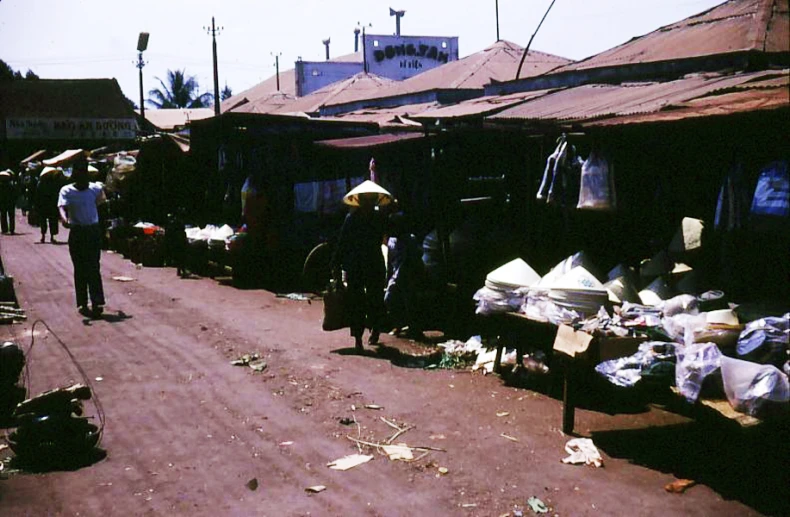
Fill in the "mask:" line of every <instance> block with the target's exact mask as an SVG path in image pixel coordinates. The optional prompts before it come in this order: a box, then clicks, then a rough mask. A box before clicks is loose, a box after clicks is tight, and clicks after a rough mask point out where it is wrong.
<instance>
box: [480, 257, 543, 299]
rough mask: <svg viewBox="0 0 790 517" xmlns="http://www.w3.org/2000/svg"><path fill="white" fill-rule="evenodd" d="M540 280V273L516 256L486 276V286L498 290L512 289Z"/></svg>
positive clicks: (530, 284) (527, 285) (529, 285)
mask: <svg viewBox="0 0 790 517" xmlns="http://www.w3.org/2000/svg"><path fill="white" fill-rule="evenodd" d="M539 281H540V275H539V274H537V273H536V272H535V270H534V269H532V267H530V265H529V264H527V263H526V262H524V260H522V259H520V258H517V259H515V260H511V261H510V262H508V263H507V264H504V265H503V266H500V267H498V268H496V269H495V270H493V271H491V272H490V273H488V275H487V276H486V284H485V285H486V287H488V288H489V289H494V290H498V291H512V290H515V289H518V288H521V287H531V286H533V285H535V284H537V283H538V282H539Z"/></svg>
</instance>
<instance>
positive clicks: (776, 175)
mask: <svg viewBox="0 0 790 517" xmlns="http://www.w3.org/2000/svg"><path fill="white" fill-rule="evenodd" d="M752 214H753V215H768V216H776V217H788V216H790V174H788V170H787V162H786V161H777V162H772V163H770V164H768V165H767V166H766V167H765V168H764V169H763V170H762V171H761V172H760V177H759V178H758V179H757V187H756V188H755V189H754V198H753V199H752Z"/></svg>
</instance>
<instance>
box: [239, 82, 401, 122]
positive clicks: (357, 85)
mask: <svg viewBox="0 0 790 517" xmlns="http://www.w3.org/2000/svg"><path fill="white" fill-rule="evenodd" d="M393 82H394V81H393V80H392V79H387V78H386V77H380V76H378V75H374V74H368V73H365V72H360V73H358V74H355V75H353V76H351V77H349V78H348V79H343V80H342V81H337V82H335V83H332V84H329V85H327V86H324V87H323V88H321V89H319V90H316V91H314V92H312V93H310V94H309V95H305V96H304V97H299V98H298V99H294V100H293V101H290V102H288V103H286V104H284V105H282V106H280V107H279V108H278V109H277V110H275V111H274V112H276V113H316V112H318V109H319V108H320V107H321V106H324V105H326V104H343V103H345V102H348V101H349V99H355V98H358V97H360V96H361V97H363V98H367V97H370V96H375V92H377V91H378V90H380V89H382V88H384V87H385V86H387V85H390V84H392V83H393ZM242 109H243V107H242V108H240V109H238V110H236V111H241V110H242Z"/></svg>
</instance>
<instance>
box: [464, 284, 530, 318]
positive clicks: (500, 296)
mask: <svg viewBox="0 0 790 517" xmlns="http://www.w3.org/2000/svg"><path fill="white" fill-rule="evenodd" d="M528 292H529V289H526V288H520V289H514V290H508V291H498V290H494V289H490V288H488V287H482V288H480V289H478V290H477V292H476V293H475V294H474V296H473V297H472V298H473V299H474V300H475V301H476V302H477V309H476V310H475V313H476V314H494V313H497V312H518V311H519V309H521V306H522V305H524V302H525V301H526V299H527V293H528Z"/></svg>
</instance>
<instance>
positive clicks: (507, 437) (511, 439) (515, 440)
mask: <svg viewBox="0 0 790 517" xmlns="http://www.w3.org/2000/svg"><path fill="white" fill-rule="evenodd" d="M499 436H501V437H502V438H504V439H506V440H510V441H511V442H517V441H518V438H516V437H515V436H510V435H509V434H505V433H501V434H500V435H499Z"/></svg>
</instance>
